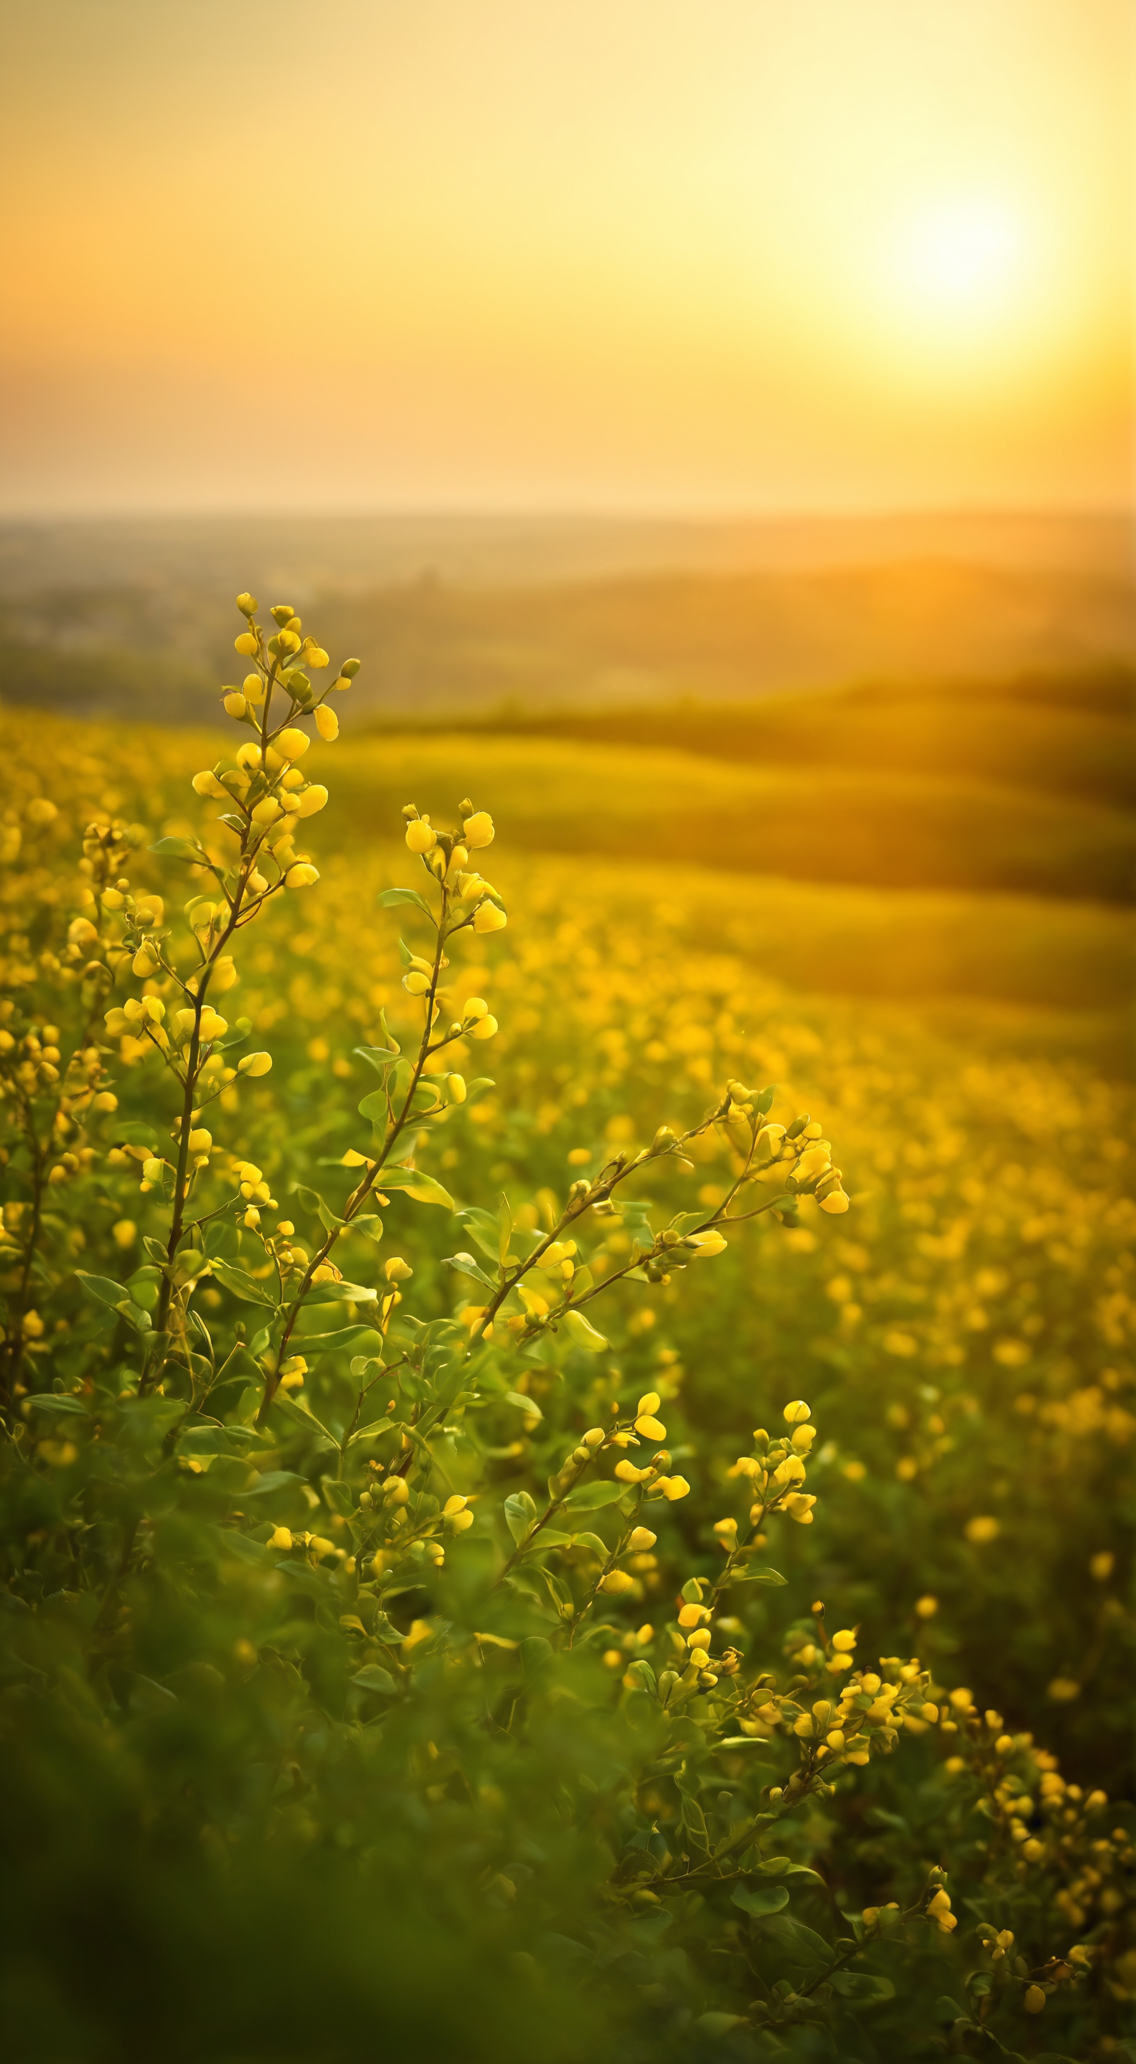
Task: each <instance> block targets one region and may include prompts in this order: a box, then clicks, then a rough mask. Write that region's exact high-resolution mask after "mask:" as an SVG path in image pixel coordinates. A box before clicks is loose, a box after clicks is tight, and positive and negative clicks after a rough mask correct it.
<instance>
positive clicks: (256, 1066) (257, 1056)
mask: <svg viewBox="0 0 1136 2064" xmlns="http://www.w3.org/2000/svg"><path fill="white" fill-rule="evenodd" d="M271 1066H272V1055H271V1054H270V1053H251V1054H246V1055H245V1057H244V1059H243V1060H241V1061H238V1062H237V1073H238V1075H249V1076H251V1077H252V1078H253V1080H254V1081H255V1079H256V1077H257V1076H258V1075H267V1073H268V1071H269V1069H270V1068H271Z"/></svg>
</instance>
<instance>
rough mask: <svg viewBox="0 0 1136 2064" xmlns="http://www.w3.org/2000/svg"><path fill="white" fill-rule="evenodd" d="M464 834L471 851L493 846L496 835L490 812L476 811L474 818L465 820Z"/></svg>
mask: <svg viewBox="0 0 1136 2064" xmlns="http://www.w3.org/2000/svg"><path fill="white" fill-rule="evenodd" d="M462 833H463V836H464V838H465V843H466V845H467V846H468V847H470V849H471V850H472V849H473V848H474V847H476V846H491V845H492V844H493V840H494V838H495V836H496V833H495V831H494V828H493V819H492V817H491V816H490V815H489V812H488V810H475V811H474V813H473V816H472V817H467V818H465V820H464V822H463V824H462Z"/></svg>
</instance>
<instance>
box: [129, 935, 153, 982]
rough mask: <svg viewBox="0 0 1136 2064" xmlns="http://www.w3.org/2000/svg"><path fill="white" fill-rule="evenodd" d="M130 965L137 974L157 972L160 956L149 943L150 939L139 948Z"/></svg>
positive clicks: (144, 974)
mask: <svg viewBox="0 0 1136 2064" xmlns="http://www.w3.org/2000/svg"><path fill="white" fill-rule="evenodd" d="M130 966H131V970H132V972H133V973H134V974H136V975H142V976H146V975H152V974H154V973H156V971H157V968H158V966H159V962H158V956H157V954H156V953H155V952H154V949H153V947H152V946H151V945H150V944H149V941H147V942H146V944H145V945H143V946H140V947H139V948H138V951H137V953H136V954H135V956H134V958H133V960H132V961H131V963H130Z"/></svg>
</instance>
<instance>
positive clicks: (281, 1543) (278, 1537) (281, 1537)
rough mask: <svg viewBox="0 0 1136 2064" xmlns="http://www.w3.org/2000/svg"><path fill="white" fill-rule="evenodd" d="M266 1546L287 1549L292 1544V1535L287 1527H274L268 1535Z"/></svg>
mask: <svg viewBox="0 0 1136 2064" xmlns="http://www.w3.org/2000/svg"><path fill="white" fill-rule="evenodd" d="M268 1546H269V1547H270V1548H283V1549H284V1550H287V1549H289V1548H290V1547H291V1546H292V1536H291V1534H290V1532H289V1530H288V1528H287V1527H286V1526H278V1527H276V1528H274V1530H273V1532H272V1533H271V1534H270V1535H269V1537H268Z"/></svg>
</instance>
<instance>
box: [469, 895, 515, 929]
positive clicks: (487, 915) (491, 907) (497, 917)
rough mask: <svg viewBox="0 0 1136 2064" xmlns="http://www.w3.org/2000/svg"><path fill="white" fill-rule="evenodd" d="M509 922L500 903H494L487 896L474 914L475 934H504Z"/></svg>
mask: <svg viewBox="0 0 1136 2064" xmlns="http://www.w3.org/2000/svg"><path fill="white" fill-rule="evenodd" d="M508 922H509V920H508V918H507V917H506V915H505V912H504V911H503V910H502V908H501V905H500V904H499V903H492V902H491V901H490V899H489V897H488V896H486V897H485V898H484V899H483V900H482V901H481V902H480V903H479V904H478V906H477V909H476V910H475V911H474V913H473V929H474V931H475V932H483V933H484V932H503V931H504V929H505V926H506V925H507V924H508Z"/></svg>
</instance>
